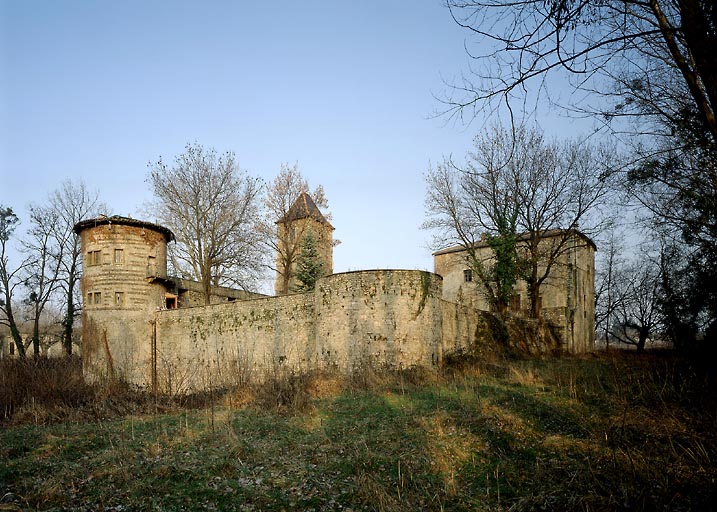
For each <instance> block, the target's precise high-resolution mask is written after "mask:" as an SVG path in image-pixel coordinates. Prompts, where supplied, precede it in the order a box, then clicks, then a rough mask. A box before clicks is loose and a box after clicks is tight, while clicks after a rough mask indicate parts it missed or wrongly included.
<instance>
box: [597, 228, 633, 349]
mask: <svg viewBox="0 0 717 512" xmlns="http://www.w3.org/2000/svg"><path fill="white" fill-rule="evenodd" d="M623 249H624V240H623V238H622V236H621V235H619V234H617V233H616V232H615V231H614V230H611V231H610V232H609V235H608V237H607V239H606V240H605V243H604V244H603V246H602V250H601V251H600V253H598V254H599V255H601V257H600V258H599V259H598V262H597V265H596V267H597V269H596V272H595V274H596V276H595V277H596V279H595V280H596V286H595V330H596V332H600V333H602V335H603V336H604V339H605V348H606V349H609V348H610V340H611V329H612V326H613V324H614V323H615V315H616V313H617V310H618V308H620V307H621V306H622V303H623V301H624V300H625V293H624V292H625V287H624V286H622V283H623V282H624V280H625V277H624V275H623V274H624V269H625V264H626V262H625V258H624V256H623Z"/></svg>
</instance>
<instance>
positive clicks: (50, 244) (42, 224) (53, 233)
mask: <svg viewBox="0 0 717 512" xmlns="http://www.w3.org/2000/svg"><path fill="white" fill-rule="evenodd" d="M29 212H30V223H31V226H30V230H29V232H28V235H27V238H26V239H25V240H24V241H23V243H22V246H23V252H25V254H26V255H27V265H26V266H25V272H24V279H23V284H24V285H25V288H26V289H27V292H28V293H27V299H26V303H27V304H28V306H30V312H31V313H30V314H31V319H32V347H33V354H34V357H35V358H38V357H40V318H41V316H42V313H43V311H44V310H45V306H47V304H48V302H49V301H50V299H51V298H52V296H53V295H54V293H55V291H56V290H57V288H58V281H59V274H60V267H61V264H62V260H63V258H64V251H65V249H66V248H67V243H66V241H65V238H64V236H65V235H64V234H63V233H61V230H60V229H59V228H60V225H59V214H58V213H57V212H56V211H55V210H53V209H52V208H50V207H48V206H36V205H32V206H30V208H29ZM58 237H59V238H58Z"/></svg>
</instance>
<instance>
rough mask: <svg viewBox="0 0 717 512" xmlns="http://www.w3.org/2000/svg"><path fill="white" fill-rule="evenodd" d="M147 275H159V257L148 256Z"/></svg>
mask: <svg viewBox="0 0 717 512" xmlns="http://www.w3.org/2000/svg"><path fill="white" fill-rule="evenodd" d="M147 275H148V276H157V275H158V274H157V258H156V257H154V256H147Z"/></svg>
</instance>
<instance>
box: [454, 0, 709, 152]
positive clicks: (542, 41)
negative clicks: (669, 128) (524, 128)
mask: <svg viewBox="0 0 717 512" xmlns="http://www.w3.org/2000/svg"><path fill="white" fill-rule="evenodd" d="M446 4H447V6H448V8H449V10H450V13H451V15H452V16H453V19H454V20H455V21H456V23H458V24H459V25H460V26H462V27H464V28H466V29H467V30H469V31H470V32H471V33H472V34H473V36H474V37H475V38H476V39H477V42H478V43H479V45H480V46H478V47H479V48H481V50H480V53H477V52H476V53H472V52H471V50H470V48H472V47H473V46H472V45H470V44H468V45H467V48H469V54H470V55H471V57H473V58H474V59H475V60H476V62H477V65H476V67H475V68H474V69H473V70H472V73H471V74H469V75H467V76H464V77H463V79H462V80H461V81H460V82H458V83H455V84H453V87H452V91H453V92H454V94H453V95H451V96H449V97H447V98H445V99H444V101H445V102H446V104H447V106H448V112H449V113H450V114H452V115H459V116H463V115H464V114H466V113H468V112H466V111H469V112H470V113H471V114H470V115H473V114H475V113H476V112H477V111H479V110H481V109H483V108H485V107H486V106H487V105H491V104H492V102H491V100H495V99H498V100H506V101H510V99H512V98H518V97H522V96H523V95H524V93H525V91H526V90H527V89H530V88H531V83H534V85H536V86H537V87H538V88H543V87H544V86H545V83H546V82H545V80H546V77H547V76H548V75H549V74H551V73H553V72H563V73H566V74H567V77H568V78H569V79H574V80H572V85H573V87H574V88H575V90H576V91H579V92H584V93H587V94H588V95H592V94H593V93H595V92H596V91H601V90H602V91H604V90H609V89H612V90H614V91H618V90H620V89H621V88H622V87H623V86H624V85H625V84H629V81H630V80H631V77H634V75H635V74H640V75H642V77H645V78H649V73H645V72H646V71H648V72H653V73H654V71H655V68H654V66H655V65H658V66H659V67H660V69H662V70H664V71H665V73H667V74H669V76H670V77H672V78H671V79H670V81H673V82H674V81H680V82H681V87H679V89H680V90H682V91H684V93H685V94H684V95H683V96H682V97H676V99H678V100H680V101H679V103H683V99H684V98H689V99H690V103H691V107H692V108H693V109H694V110H695V112H696V114H697V116H698V118H699V119H700V121H701V122H702V123H704V125H705V126H707V127H709V128H708V129H709V132H710V133H711V135H712V141H713V143H714V142H715V141H717V121H716V120H715V107H716V106H717V65H716V64H715V56H714V52H713V51H712V49H713V48H715V47H717V30H716V29H717V9H715V7H714V2H712V1H711V0H608V1H602V2H593V1H590V0H547V1H546V0H524V1H519V2H503V1H500V0H447V2H446ZM606 81H607V83H606ZM646 83H648V84H649V82H646ZM608 84H612V86H610V85H608ZM674 90H675V89H673V91H674ZM544 92H546V93H548V94H549V93H550V91H544ZM651 97H652V98H658V95H657V94H654V95H651ZM574 98H575V103H576V104H577V103H584V101H585V95H584V94H577V95H575V96H574ZM577 108H579V109H582V108H583V107H582V106H578V107H577ZM670 111H672V109H668V110H667V111H665V112H670ZM628 115H630V114H629V113H628Z"/></svg>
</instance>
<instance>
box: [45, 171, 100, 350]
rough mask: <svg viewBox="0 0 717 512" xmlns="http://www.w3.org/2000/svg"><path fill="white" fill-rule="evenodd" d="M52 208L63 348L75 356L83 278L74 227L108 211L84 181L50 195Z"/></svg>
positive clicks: (49, 204) (63, 186)
mask: <svg viewBox="0 0 717 512" xmlns="http://www.w3.org/2000/svg"><path fill="white" fill-rule="evenodd" d="M48 207H49V208H50V209H51V210H52V211H53V212H55V214H56V215H57V226H56V229H55V232H54V237H55V244H56V250H55V251H56V252H55V257H56V258H57V257H59V263H60V267H59V274H58V283H57V284H58V291H61V293H62V299H61V302H62V303H63V306H64V310H65V312H64V315H63V319H62V326H63V335H62V345H63V348H64V350H65V353H66V354H67V355H68V356H69V355H72V343H73V330H74V323H75V319H76V318H77V315H78V314H79V312H80V307H81V304H82V301H81V300H80V297H78V293H77V292H78V290H79V287H78V286H77V285H78V284H79V282H80V276H81V274H82V245H81V243H80V237H79V236H78V235H77V234H75V232H74V230H73V227H74V225H75V224H77V223H78V222H80V221H81V220H83V219H87V218H90V217H94V216H97V215H98V214H100V213H101V212H103V211H105V212H106V211H107V207H106V206H105V205H104V204H103V203H101V202H100V201H99V193H98V192H96V191H95V192H90V191H89V190H88V189H87V187H86V185H85V183H84V182H83V181H78V182H73V181H69V180H68V181H65V182H64V183H62V185H61V186H60V188H58V189H57V190H55V191H53V192H51V193H50V195H49V197H48Z"/></svg>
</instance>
